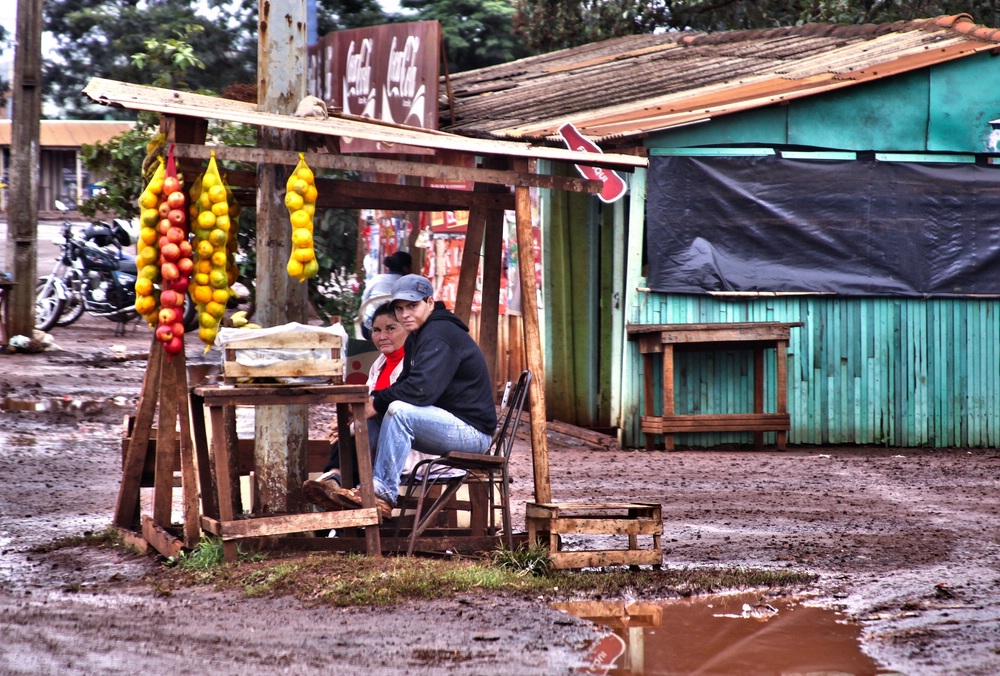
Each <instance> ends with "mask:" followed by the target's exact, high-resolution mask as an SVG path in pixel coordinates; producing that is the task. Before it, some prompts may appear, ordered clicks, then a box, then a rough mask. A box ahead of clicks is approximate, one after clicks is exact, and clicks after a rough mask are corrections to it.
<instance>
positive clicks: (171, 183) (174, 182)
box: [163, 176, 181, 195]
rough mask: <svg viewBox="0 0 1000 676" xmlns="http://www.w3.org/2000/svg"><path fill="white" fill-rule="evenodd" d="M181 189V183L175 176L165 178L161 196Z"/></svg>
mask: <svg viewBox="0 0 1000 676" xmlns="http://www.w3.org/2000/svg"><path fill="white" fill-rule="evenodd" d="M180 189H181V182H180V181H179V180H178V179H177V177H176V176H167V177H166V178H164V179H163V194H164V195H169V194H170V193H172V192H177V191H178V190H180Z"/></svg>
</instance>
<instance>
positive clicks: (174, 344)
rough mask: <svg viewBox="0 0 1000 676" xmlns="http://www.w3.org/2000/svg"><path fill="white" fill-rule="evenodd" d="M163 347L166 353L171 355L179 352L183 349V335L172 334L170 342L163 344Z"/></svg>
mask: <svg viewBox="0 0 1000 676" xmlns="http://www.w3.org/2000/svg"><path fill="white" fill-rule="evenodd" d="M163 349H164V350H165V351H166V353H167V354H169V355H170V356H173V355H175V354H180V353H181V352H183V351H184V337H183V336H174V337H172V338H171V339H170V342H168V343H164V344H163Z"/></svg>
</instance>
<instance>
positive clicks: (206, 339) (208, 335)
mask: <svg viewBox="0 0 1000 676" xmlns="http://www.w3.org/2000/svg"><path fill="white" fill-rule="evenodd" d="M218 333H219V332H218V331H216V330H215V328H214V327H209V326H206V327H203V328H202V329H201V330H200V331H198V338H200V339H201V342H203V343H205V345H212V344H213V343H215V336H216V334H218Z"/></svg>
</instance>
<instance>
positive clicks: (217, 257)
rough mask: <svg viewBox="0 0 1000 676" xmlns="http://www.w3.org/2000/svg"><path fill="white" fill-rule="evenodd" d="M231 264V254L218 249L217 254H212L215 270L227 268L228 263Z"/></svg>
mask: <svg viewBox="0 0 1000 676" xmlns="http://www.w3.org/2000/svg"><path fill="white" fill-rule="evenodd" d="M228 262H229V252H228V251H226V250H225V249H216V251H215V253H213V254H212V267H213V268H225V267H226V263H228Z"/></svg>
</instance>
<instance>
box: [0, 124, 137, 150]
mask: <svg viewBox="0 0 1000 676" xmlns="http://www.w3.org/2000/svg"><path fill="white" fill-rule="evenodd" d="M133 126H135V123H134V122H118V121H114V122H110V121H105V120H42V121H41V126H40V128H39V135H38V136H39V143H40V144H41V146H42V147H43V148H79V147H80V146H81V145H83V144H85V143H86V144H88V145H93V144H95V143H97V142H98V141H100V142H102V143H103V142H106V141H108V140H109V139H111V138H112V137H113V136H117V135H118V134H121V133H122V132H125V131H128V130H129V129H131V128H132V127H133ZM12 133H13V127H12V122H11V120H0V146H9V145H10V144H11V136H12Z"/></svg>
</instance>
